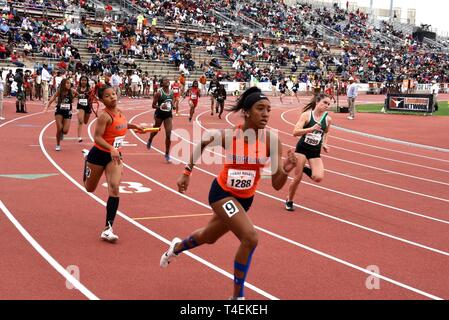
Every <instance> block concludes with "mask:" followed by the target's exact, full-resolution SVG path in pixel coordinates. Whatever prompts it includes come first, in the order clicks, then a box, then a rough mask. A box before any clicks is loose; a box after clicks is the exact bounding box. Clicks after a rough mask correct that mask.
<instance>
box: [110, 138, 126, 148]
mask: <svg viewBox="0 0 449 320" xmlns="http://www.w3.org/2000/svg"><path fill="white" fill-rule="evenodd" d="M124 141H125V136H121V137H116V138H115V139H114V143H113V144H112V146H113V147H114V148H115V149H119V148H121V147H122V145H123V142H124Z"/></svg>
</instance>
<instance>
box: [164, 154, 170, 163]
mask: <svg viewBox="0 0 449 320" xmlns="http://www.w3.org/2000/svg"><path fill="white" fill-rule="evenodd" d="M165 161H167V163H171V158H170V155H169V154H166V155H165Z"/></svg>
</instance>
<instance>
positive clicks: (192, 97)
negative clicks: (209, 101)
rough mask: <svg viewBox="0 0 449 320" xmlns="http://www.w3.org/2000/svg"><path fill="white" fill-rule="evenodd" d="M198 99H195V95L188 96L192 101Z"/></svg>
mask: <svg viewBox="0 0 449 320" xmlns="http://www.w3.org/2000/svg"><path fill="white" fill-rule="evenodd" d="M197 98H198V97H197V95H196V94H192V95H190V99H192V100H196V99H197Z"/></svg>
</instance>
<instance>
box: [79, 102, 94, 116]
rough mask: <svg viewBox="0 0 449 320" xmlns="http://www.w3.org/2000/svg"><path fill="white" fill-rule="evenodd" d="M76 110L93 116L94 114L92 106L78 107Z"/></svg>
mask: <svg viewBox="0 0 449 320" xmlns="http://www.w3.org/2000/svg"><path fill="white" fill-rule="evenodd" d="M76 108H77V109H78V110H84V112H85V113H87V114H91V113H92V107H91V106H82V105H80V104H79V105H77V106H76Z"/></svg>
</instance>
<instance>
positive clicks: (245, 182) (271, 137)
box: [160, 87, 297, 300]
mask: <svg viewBox="0 0 449 320" xmlns="http://www.w3.org/2000/svg"><path fill="white" fill-rule="evenodd" d="M232 111H233V112H238V111H241V112H242V113H243V115H244V117H245V121H244V123H243V124H242V125H240V126H238V127H237V128H235V129H231V130H229V129H228V130H217V131H215V132H212V133H211V134H210V136H209V137H207V138H206V139H203V140H202V141H201V143H200V144H199V145H198V147H197V149H196V150H195V151H194V153H193V154H192V155H191V157H190V163H189V164H188V165H187V166H186V167H185V170H184V173H183V175H182V176H181V177H180V178H179V180H178V189H179V192H181V193H184V192H186V191H187V187H188V185H189V182H190V175H191V172H192V170H193V167H194V165H195V163H196V161H197V160H198V158H199V157H200V155H201V153H202V152H203V151H204V149H205V148H206V147H208V146H209V147H210V146H220V145H221V146H222V148H223V149H225V152H226V156H225V164H224V166H223V169H222V171H221V173H220V174H219V176H218V178H217V179H215V180H214V181H213V182H212V186H211V189H210V192H209V203H210V206H211V207H212V210H213V212H214V215H213V218H212V219H211V220H210V221H209V224H208V225H207V226H206V227H204V228H202V229H200V230H197V231H195V232H193V233H192V234H191V236H190V237H188V238H186V239H184V240H181V239H179V238H174V239H173V240H172V242H171V245H170V247H169V249H168V251H166V252H165V253H164V254H163V255H162V257H161V260H160V266H161V267H163V268H165V267H167V266H168V264H169V263H170V261H171V260H173V259H174V258H175V257H177V256H178V255H179V254H180V253H181V252H184V251H186V250H191V249H193V248H195V247H198V246H201V245H203V244H206V243H207V244H213V243H215V242H216V241H217V240H218V239H220V238H221V237H222V236H223V235H224V234H226V233H227V232H228V231H232V233H234V234H235V236H236V237H237V238H238V239H239V241H240V246H239V248H238V250H237V253H236V255H235V260H234V292H233V295H232V297H231V299H234V300H244V292H243V288H244V285H245V280H246V276H247V274H248V270H249V266H250V263H251V258H252V255H253V253H254V250H255V249H256V246H257V243H258V235H257V232H256V230H255V228H254V225H253V224H252V222H251V221H250V220H249V218H248V216H247V214H246V212H247V211H248V210H249V209H250V207H251V205H252V202H253V199H254V194H255V193H256V190H257V186H258V183H259V181H260V178H261V174H260V171H261V170H262V169H263V168H264V167H265V166H268V165H271V172H272V176H271V184H272V186H273V188H274V189H276V190H280V189H282V187H283V186H284V185H285V183H286V182H287V178H288V173H289V172H291V171H292V170H293V169H294V168H295V167H296V164H297V160H296V157H295V156H294V153H293V150H289V151H288V152H287V158H286V159H285V160H284V161H283V162H282V144H281V142H280V140H279V139H278V138H277V136H276V135H275V134H273V133H271V132H270V131H267V130H265V127H266V125H267V123H268V119H269V117H270V111H271V105H270V101H269V100H268V98H267V97H266V96H265V95H263V94H262V92H261V91H260V89H258V88H256V87H253V88H250V89H248V90H247V91H246V92H245V93H243V94H242V96H241V97H240V98H239V99H238V101H237V105H236V106H235V107H234V108H233V109H232Z"/></svg>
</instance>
